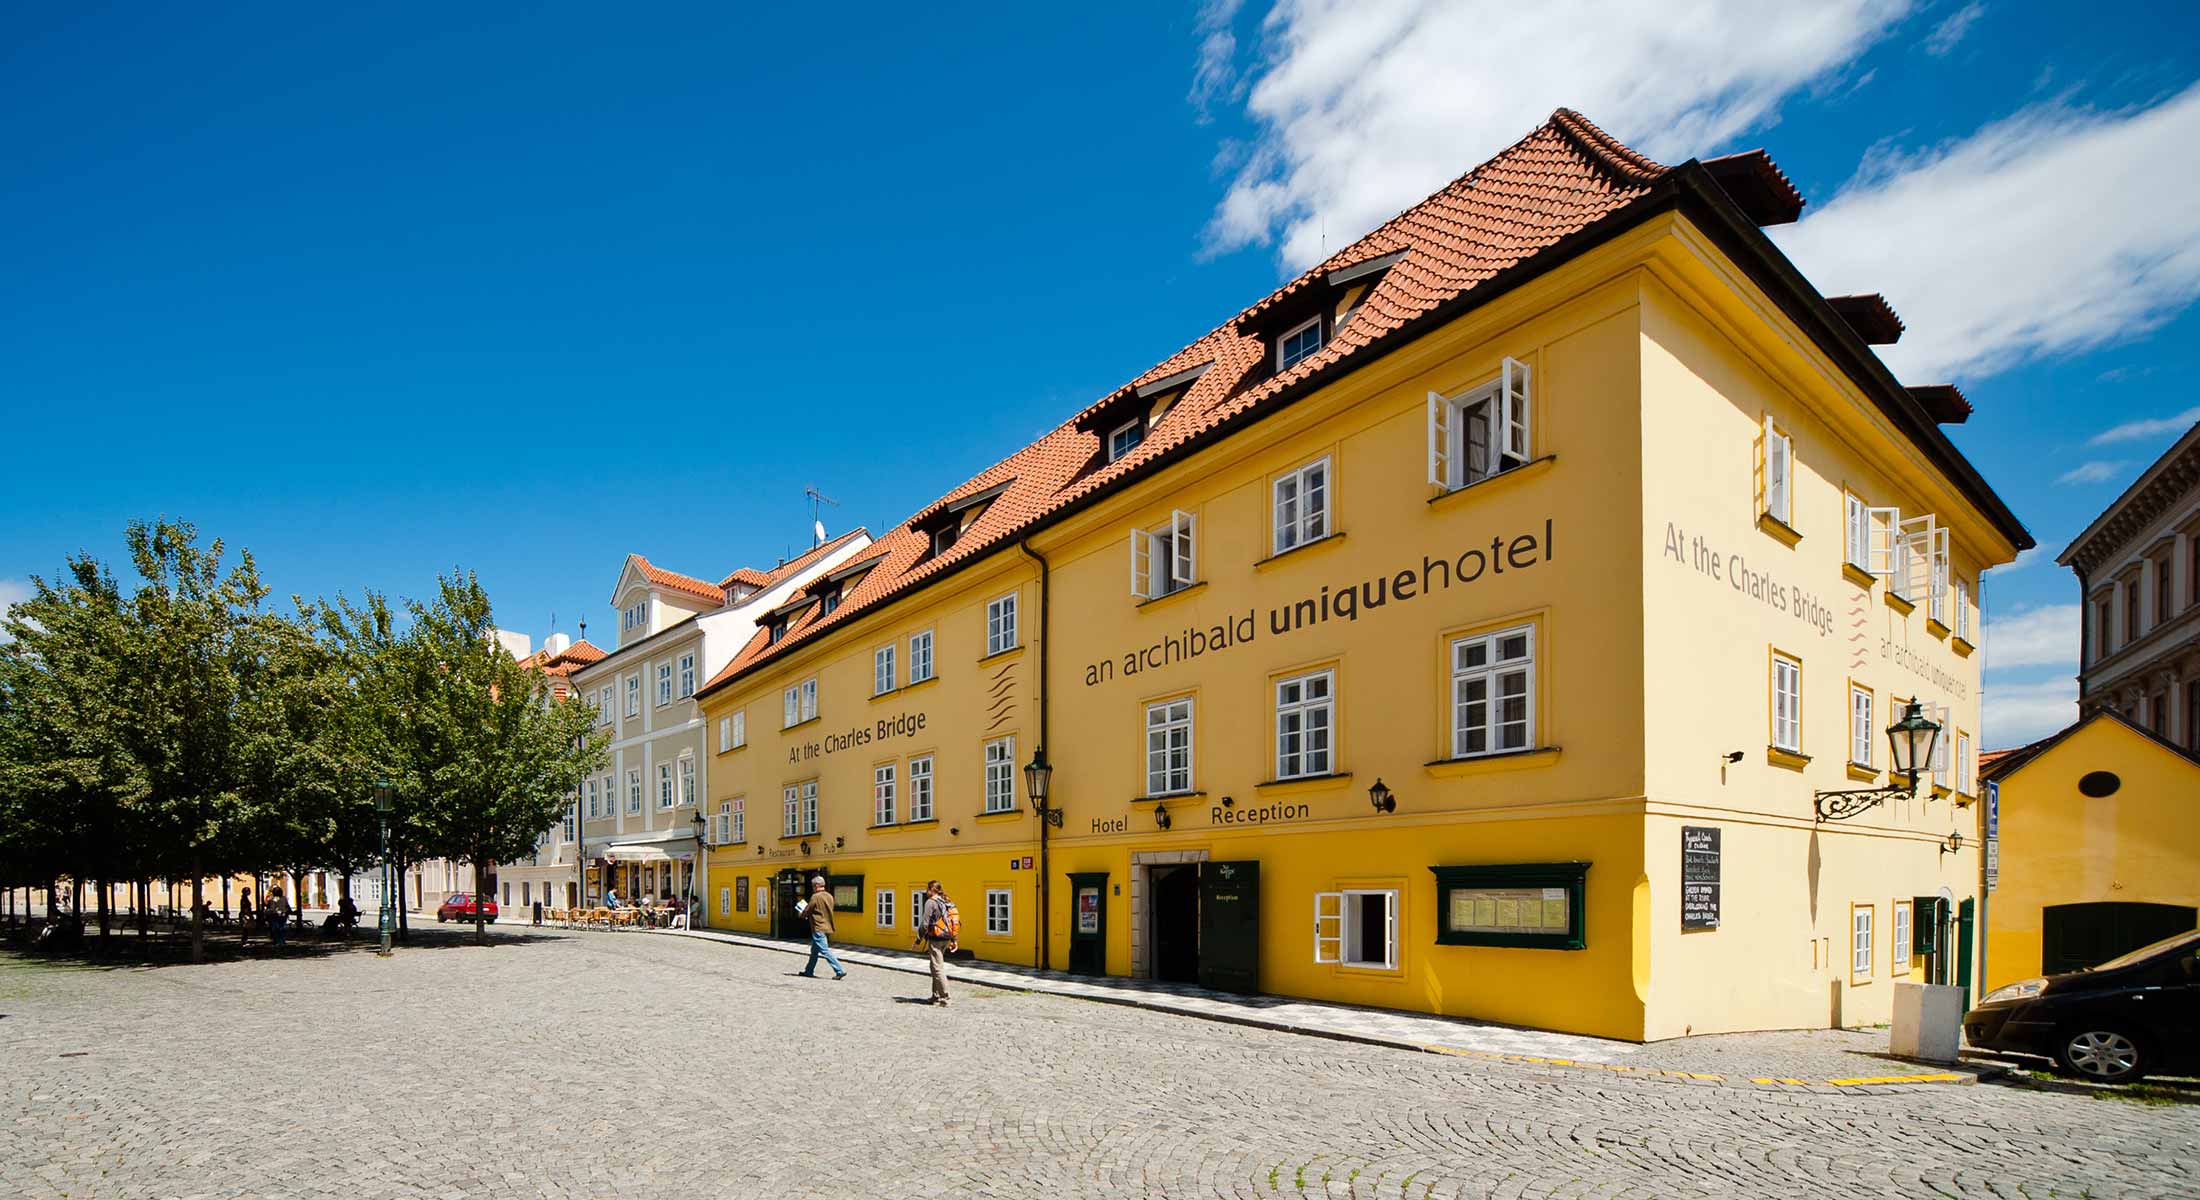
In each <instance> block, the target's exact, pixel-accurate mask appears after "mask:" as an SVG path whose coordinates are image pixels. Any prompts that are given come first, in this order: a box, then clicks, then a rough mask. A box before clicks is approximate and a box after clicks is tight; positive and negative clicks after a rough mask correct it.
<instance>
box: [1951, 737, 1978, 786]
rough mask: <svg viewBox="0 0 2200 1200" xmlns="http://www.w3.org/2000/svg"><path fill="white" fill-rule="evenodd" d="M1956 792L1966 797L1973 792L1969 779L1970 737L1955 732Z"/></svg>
mask: <svg viewBox="0 0 2200 1200" xmlns="http://www.w3.org/2000/svg"><path fill="white" fill-rule="evenodd" d="M1955 776H1956V790H1957V791H1959V792H1961V793H1963V794H1964V795H1966V796H1968V795H1970V794H1971V793H1972V791H1973V790H1974V789H1973V787H1972V779H1971V735H1970V734H1968V733H1965V732H1963V731H1962V730H1960V729H1959V730H1957V731H1956V763H1955Z"/></svg>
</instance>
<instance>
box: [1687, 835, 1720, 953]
mask: <svg viewBox="0 0 2200 1200" xmlns="http://www.w3.org/2000/svg"><path fill="white" fill-rule="evenodd" d="M1718 927H1719V830H1718V829H1717V827H1715V826H1710V825H1683V826H1681V928H1682V929H1717V928H1718Z"/></svg>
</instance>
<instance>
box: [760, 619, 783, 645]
mask: <svg viewBox="0 0 2200 1200" xmlns="http://www.w3.org/2000/svg"><path fill="white" fill-rule="evenodd" d="M764 632H765V634H766V635H767V636H766V638H765V641H764V644H765V645H767V646H776V645H778V644H779V639H781V638H783V637H785V636H787V623H786V622H785V621H773V622H772V623H771V624H769V625H766V626H765V627H764Z"/></svg>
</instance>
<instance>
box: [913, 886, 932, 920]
mask: <svg viewBox="0 0 2200 1200" xmlns="http://www.w3.org/2000/svg"><path fill="white" fill-rule="evenodd" d="M928 894H929V893H927V892H926V891H925V890H924V889H923V888H911V889H909V928H910V929H911V930H916V929H917V928H918V926H919V925H920V924H921V923H922V922H923V921H924V898H925V896H926V895H928Z"/></svg>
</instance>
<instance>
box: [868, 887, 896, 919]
mask: <svg viewBox="0 0 2200 1200" xmlns="http://www.w3.org/2000/svg"><path fill="white" fill-rule="evenodd" d="M872 897H873V899H872V901H871V919H872V920H873V921H874V922H876V923H877V924H878V927H879V928H880V929H892V928H893V927H894V889H892V888H890V887H882V888H880V889H878V890H877V891H875V892H873V893H872Z"/></svg>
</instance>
